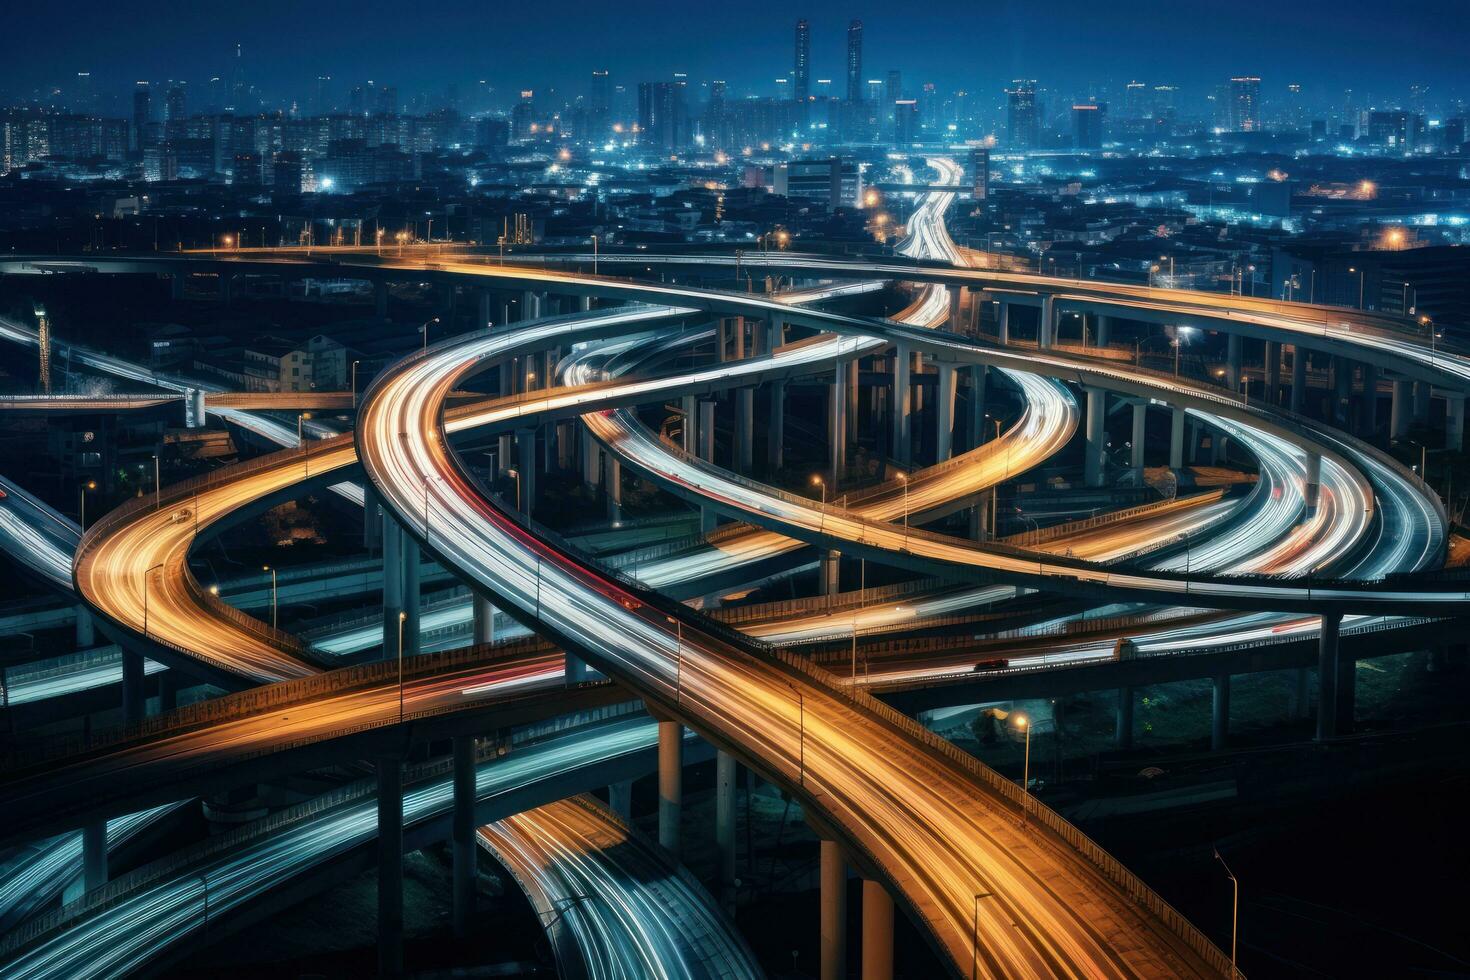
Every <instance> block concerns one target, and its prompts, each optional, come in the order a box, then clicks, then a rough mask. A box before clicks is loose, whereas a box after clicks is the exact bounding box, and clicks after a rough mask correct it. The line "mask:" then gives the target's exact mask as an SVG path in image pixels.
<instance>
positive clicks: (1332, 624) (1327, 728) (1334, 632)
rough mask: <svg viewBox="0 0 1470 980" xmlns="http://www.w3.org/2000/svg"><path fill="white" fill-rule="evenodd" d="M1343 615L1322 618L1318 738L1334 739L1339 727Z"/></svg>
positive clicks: (1319, 656)
mask: <svg viewBox="0 0 1470 980" xmlns="http://www.w3.org/2000/svg"><path fill="white" fill-rule="evenodd" d="M1341 626H1342V614H1341V613H1329V614H1327V615H1325V616H1323V617H1322V635H1321V639H1320V640H1319V641H1318V647H1317V738H1318V739H1326V738H1332V737H1334V736H1335V735H1337V733H1338V727H1337V707H1338V703H1337V677H1338V642H1337V641H1338V630H1339V628H1340V627H1341Z"/></svg>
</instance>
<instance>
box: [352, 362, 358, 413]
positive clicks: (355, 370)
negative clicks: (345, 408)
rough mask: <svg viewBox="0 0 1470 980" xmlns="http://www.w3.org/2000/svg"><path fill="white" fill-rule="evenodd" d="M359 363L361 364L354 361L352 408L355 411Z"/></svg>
mask: <svg viewBox="0 0 1470 980" xmlns="http://www.w3.org/2000/svg"><path fill="white" fill-rule="evenodd" d="M358 363H359V362H357V361H353V362H352V408H353V410H354V411H355V410H356V409H357V365H358Z"/></svg>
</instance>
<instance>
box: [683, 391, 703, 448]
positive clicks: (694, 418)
mask: <svg viewBox="0 0 1470 980" xmlns="http://www.w3.org/2000/svg"><path fill="white" fill-rule="evenodd" d="M679 404H680V405H681V406H682V407H683V409H684V429H683V433H682V434H683V449H684V451H685V452H686V453H689V454H690V455H694V454H696V453H697V452H698V451H699V444H698V439H699V399H697V398H695V396H693V395H685V396H684V397H683V398H681V399H680V400H679Z"/></svg>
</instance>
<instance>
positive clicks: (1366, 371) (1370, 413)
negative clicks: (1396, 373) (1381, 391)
mask: <svg viewBox="0 0 1470 980" xmlns="http://www.w3.org/2000/svg"><path fill="white" fill-rule="evenodd" d="M1379 373H1380V372H1379V370H1378V365H1376V364H1369V363H1368V362H1366V361H1364V362H1363V409H1362V412H1361V413H1360V414H1359V416H1358V417H1359V419H1360V420H1361V423H1362V424H1361V426H1360V428H1359V430H1358V431H1359V432H1360V433H1361V435H1362V436H1363V438H1365V439H1371V438H1372V437H1373V436H1374V434H1375V433H1376V432H1377V431H1378V376H1379Z"/></svg>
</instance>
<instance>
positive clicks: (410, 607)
mask: <svg viewBox="0 0 1470 980" xmlns="http://www.w3.org/2000/svg"><path fill="white" fill-rule="evenodd" d="M400 540H401V541H402V544H403V612H404V613H405V616H404V620H403V655H404V656H405V657H412V656H415V655H417V654H418V652H419V639H420V638H419V628H420V622H419V543H418V542H417V541H416V540H414V539H413V538H411V537H409V536H408V535H407V534H404V535H403V536H402V537H401V539H400Z"/></svg>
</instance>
